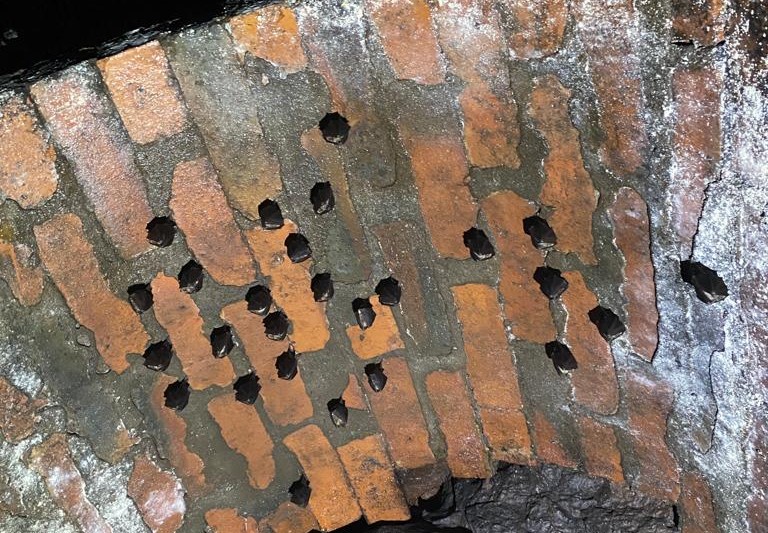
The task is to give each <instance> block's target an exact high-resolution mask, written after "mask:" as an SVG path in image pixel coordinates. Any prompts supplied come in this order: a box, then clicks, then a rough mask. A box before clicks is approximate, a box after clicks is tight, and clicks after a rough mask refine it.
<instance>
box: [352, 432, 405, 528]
mask: <svg viewBox="0 0 768 533" xmlns="http://www.w3.org/2000/svg"><path fill="white" fill-rule="evenodd" d="M338 452H339V457H340V458H341V463H342V464H343V465H344V468H345V469H346V471H347V476H349V480H350V482H351V484H352V489H353V490H354V491H355V495H357V500H358V503H359V504H360V507H361V508H362V510H363V515H364V516H365V520H366V521H367V522H368V523H369V524H372V523H374V522H378V521H380V520H390V521H401V520H408V519H409V518H410V517H411V513H410V511H409V509H408V505H407V504H406V503H405V498H403V494H402V492H400V487H398V485H397V481H396V480H395V472H394V470H393V468H392V464H391V463H390V461H389V457H387V452H386V450H385V449H384V442H383V441H382V439H381V437H379V436H378V435H372V436H370V437H365V438H362V439H357V440H353V441H351V442H349V443H348V444H345V445H344V446H341V447H339V449H338Z"/></svg>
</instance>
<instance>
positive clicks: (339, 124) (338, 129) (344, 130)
mask: <svg viewBox="0 0 768 533" xmlns="http://www.w3.org/2000/svg"><path fill="white" fill-rule="evenodd" d="M319 127H320V132H321V133H322V134H323V139H325V140H326V141H327V142H329V143H332V144H344V143H345V142H346V140H347V137H348V136H349V121H347V119H346V118H344V117H342V116H341V115H339V114H338V113H336V112H334V113H328V114H327V115H325V116H324V117H323V118H322V119H320V124H319Z"/></svg>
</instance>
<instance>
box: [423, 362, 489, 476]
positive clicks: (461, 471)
mask: <svg viewBox="0 0 768 533" xmlns="http://www.w3.org/2000/svg"><path fill="white" fill-rule="evenodd" d="M427 394H429V401H430V402H431V403H432V407H433V408H434V409H435V412H436V413H437V418H438V420H439V422H440V430H441V431H442V432H443V437H444V438H445V443H446V447H447V449H448V452H447V460H448V466H449V467H450V469H451V474H452V475H453V477H459V478H487V477H490V475H491V469H490V465H489V463H488V452H487V450H486V449H485V444H484V443H483V438H482V435H481V434H480V431H479V429H478V423H477V421H476V420H475V412H474V410H473V408H472V403H471V400H470V397H469V392H468V391H467V384H466V383H465V382H464V378H463V377H462V374H461V373H459V372H445V371H436V372H432V373H431V374H429V375H428V376H427Z"/></svg>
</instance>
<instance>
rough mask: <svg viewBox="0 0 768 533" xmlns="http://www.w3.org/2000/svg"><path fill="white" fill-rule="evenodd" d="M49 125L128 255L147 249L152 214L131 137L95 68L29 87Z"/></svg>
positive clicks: (107, 227)
mask: <svg viewBox="0 0 768 533" xmlns="http://www.w3.org/2000/svg"><path fill="white" fill-rule="evenodd" d="M31 92H32V97H33V98H34V100H35V102H36V103H37V107H38V108H39V109H40V112H41V113H42V114H43V116H44V117H45V120H46V122H47V124H48V129H49V130H50V131H51V134H52V135H53V138H54V139H55V140H56V142H57V143H58V145H59V147H60V148H61V151H62V152H63V153H64V155H65V156H66V157H67V159H69V161H70V162H71V164H72V167H73V168H74V173H75V177H76V178H77V181H78V182H79V183H80V186H81V187H82V189H83V192H85V195H86V196H87V197H88V200H89V201H90V202H91V204H92V205H93V210H94V212H95V213H96V218H98V219H99V222H100V223H101V225H102V226H103V227H104V231H105V232H106V234H107V235H108V236H109V238H110V240H111V241H112V242H113V243H114V245H115V246H116V247H117V249H118V251H119V252H120V254H121V255H122V256H123V257H124V258H126V259H127V258H131V257H134V256H136V255H138V254H140V253H142V252H145V251H147V250H148V249H149V247H150V245H149V242H148V241H147V234H146V226H147V222H149V221H150V220H151V219H152V217H153V215H152V210H151V209H150V207H149V202H148V200H147V193H146V190H145V188H144V181H143V180H142V177H141V174H140V173H139V169H138V167H137V166H136V162H135V160H134V152H133V147H132V145H131V142H130V139H129V138H128V135H127V134H126V133H125V131H124V130H123V129H122V127H121V125H120V123H119V121H117V120H116V119H115V118H114V117H113V115H112V112H111V109H110V108H109V104H108V102H107V99H106V97H105V96H102V95H101V94H99V92H98V91H97V90H96V81H95V76H94V73H93V72H92V71H91V70H90V68H89V67H88V66H85V65H80V66H76V67H73V68H71V69H69V70H67V71H65V72H64V73H63V74H62V75H60V76H59V77H57V78H46V79H45V80H43V81H40V82H37V83H36V84H35V85H33V86H32V88H31Z"/></svg>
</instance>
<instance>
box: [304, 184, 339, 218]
mask: <svg viewBox="0 0 768 533" xmlns="http://www.w3.org/2000/svg"><path fill="white" fill-rule="evenodd" d="M309 200H310V201H311V202H312V209H314V210H315V213H316V214H318V215H324V214H325V213H328V212H329V211H331V210H332V209H333V206H335V205H336V198H334V196H333V188H331V182H330V181H321V182H318V183H315V185H314V186H313V187H312V190H311V191H310V192H309Z"/></svg>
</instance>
